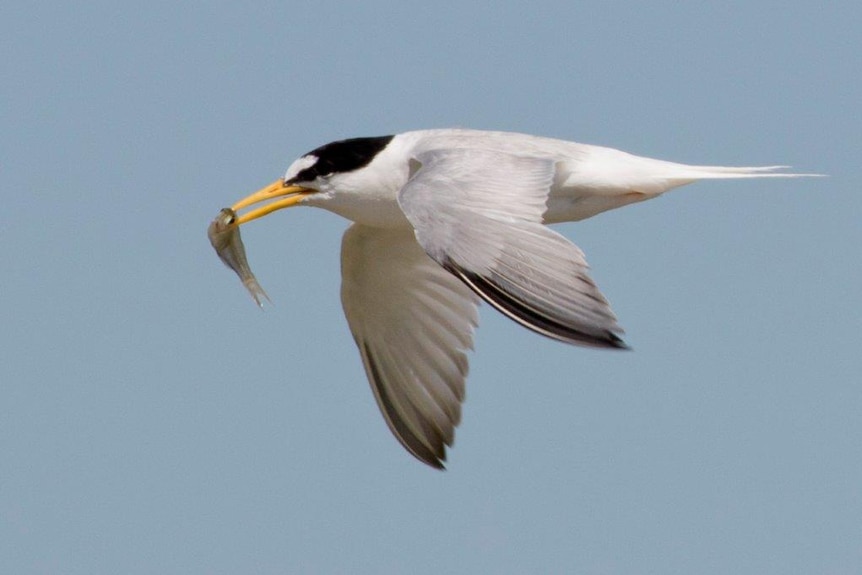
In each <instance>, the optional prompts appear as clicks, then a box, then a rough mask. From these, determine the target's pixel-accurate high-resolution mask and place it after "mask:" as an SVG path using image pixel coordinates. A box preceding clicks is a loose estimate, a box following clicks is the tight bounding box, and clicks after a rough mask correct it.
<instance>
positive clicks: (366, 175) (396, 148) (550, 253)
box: [285, 130, 792, 467]
mask: <svg viewBox="0 0 862 575" xmlns="http://www.w3.org/2000/svg"><path fill="white" fill-rule="evenodd" d="M347 142H348V144H347V145H343V143H341V144H342V146H341V148H339V149H340V151H341V152H340V153H344V151H345V149H347V151H348V152H349V146H350V145H351V144H350V143H349V142H350V141H347ZM331 149H332V148H330V150H331ZM319 150H322V151H321V152H320V153H321V154H324V153H325V152H326V147H325V146H324V147H322V148H319ZM318 162H320V166H321V170H319V171H316V170H315V169H314V167H315V166H317V164H318ZM332 165H334V164H332ZM329 166H330V164H328V163H327V162H326V161H325V160H323V159H321V158H319V157H317V156H316V155H315V154H314V153H313V152H312V153H310V154H307V155H305V156H303V157H302V158H300V159H299V160H297V161H296V162H294V164H293V165H292V166H291V167H290V168H289V169H288V170H287V173H286V174H285V185H288V184H290V186H292V187H291V188H288V189H290V190H295V189H298V190H302V196H301V199H300V200H297V202H298V203H302V204H305V205H312V206H317V207H321V208H325V209H327V210H330V211H332V212H335V213H337V214H340V215H342V216H344V217H345V218H348V219H350V220H353V221H354V222H355V223H354V224H353V225H352V226H351V227H350V229H349V230H348V231H347V232H346V233H345V235H344V240H343V242H342V278H343V282H342V290H341V297H342V303H343V306H344V312H345V315H346V317H347V320H348V323H349V324H350V330H351V332H352V333H353V336H354V339H355V340H356V343H357V346H358V347H359V351H360V355H361V357H362V360H363V363H364V365H365V370H366V374H367V376H368V379H369V382H370V383H371V387H372V390H373V391H374V395H375V398H376V399H377V403H378V405H379V407H380V410H381V412H382V413H383V415H384V418H385V419H386V422H387V423H388V425H389V428H390V429H391V431H392V433H393V434H394V435H395V436H396V437H397V438H398V440H399V441H400V442H401V443H402V445H403V446H404V447H405V448H406V449H407V450H408V451H410V453H412V454H413V455H414V456H416V457H417V458H419V459H420V460H422V461H423V462H425V463H427V464H429V465H432V466H434V467H442V461H443V460H444V459H445V455H446V453H445V447H446V445H451V444H452V441H453V440H454V430H455V426H456V425H457V424H458V422H459V421H460V417H461V402H462V401H463V398H464V387H465V379H466V376H467V369H468V362H467V356H466V352H467V351H468V350H469V349H470V348H471V347H472V342H473V331H474V328H475V327H476V325H477V321H478V316H477V313H476V311H477V306H478V303H479V301H480V298H481V299H484V300H485V301H486V302H488V303H490V304H491V305H492V306H494V307H495V308H496V309H497V310H498V311H500V312H502V313H503V314H505V315H506V316H508V317H510V318H511V319H513V320H515V321H517V322H518V323H520V324H522V325H523V326H525V327H527V328H529V329H532V330H534V331H536V332H538V333H540V334H542V335H545V336H548V337H551V338H554V339H558V340H561V341H564V342H567V343H573V344H578V345H588V346H598V347H617V348H619V347H625V345H624V344H623V343H622V340H621V339H620V338H619V336H618V334H621V333H622V329H621V328H620V327H619V325H618V324H617V322H616V317H615V316H614V314H613V312H612V311H611V309H610V306H609V304H608V302H607V300H606V299H605V298H604V297H603V296H602V294H601V293H600V292H599V290H598V288H597V287H596V285H595V283H594V282H593V281H592V279H590V277H589V275H588V274H587V269H588V266H587V263H586V259H585V258H584V255H583V253H582V252H581V250H580V249H578V248H577V246H575V245H574V244H572V243H571V242H570V241H569V240H568V239H566V238H565V237H563V236H561V235H560V234H558V233H556V232H554V231H553V230H551V229H550V228H548V227H546V226H545V225H544V224H546V223H554V222H562V221H574V220H582V219H584V218H588V217H590V216H593V215H595V214H598V213H600V212H603V211H606V210H610V209H614V208H618V207H621V206H625V205H627V204H631V203H633V202H639V201H643V200H646V199H649V198H653V197H656V196H658V195H660V194H662V193H664V192H666V191H668V190H670V189H672V188H675V187H677V186H681V185H684V184H688V183H691V182H693V181H695V180H698V179H704V178H752V177H788V176H792V174H775V173H769V172H771V171H772V170H775V169H776V168H777V167H765V168H732V167H713V166H687V165H683V164H675V163H672V162H665V161H662V160H652V159H649V158H642V157H638V156H634V155H631V154H628V153H625V152H621V151H619V150H614V149H610V148H604V147H600V146H591V145H586V144H577V143H573V142H565V141H561V140H553V139H549V138H540V137H536V136H529V135H524V134H511V133H503V132H481V131H474V130H425V131H417V132H407V133H404V134H399V135H397V136H394V137H393V138H392V139H391V140H390V141H389V142H388V144H387V145H386V147H385V148H383V149H382V150H378V151H377V152H376V155H373V157H371V158H370V161H369V162H368V163H367V164H363V165H362V167H360V168H358V169H351V170H348V171H343V172H334V173H325V169H329ZM311 173H315V176H314V180H313V181H301V180H300V178H301V176H300V174H311ZM320 173H324V175H319V174H320Z"/></svg>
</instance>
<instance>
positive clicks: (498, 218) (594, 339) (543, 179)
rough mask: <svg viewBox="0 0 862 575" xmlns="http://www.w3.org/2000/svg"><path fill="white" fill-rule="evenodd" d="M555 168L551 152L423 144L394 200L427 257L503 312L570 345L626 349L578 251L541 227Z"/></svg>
mask: <svg viewBox="0 0 862 575" xmlns="http://www.w3.org/2000/svg"><path fill="white" fill-rule="evenodd" d="M554 174H555V162H554V160H552V159H547V158H541V157H530V156H519V155H515V154H509V153H502V152H496V151H488V150H477V149H440V150H429V151H425V152H422V153H419V154H417V155H416V157H415V158H414V159H412V160H411V177H410V180H409V181H408V182H407V184H405V186H404V187H403V188H402V189H401V191H400V193H399V195H398V202H399V204H400V206H401V209H402V211H403V212H404V214H405V216H406V217H407V219H408V220H409V221H410V223H411V224H412V225H413V227H414V230H415V233H416V239H417V240H418V241H419V244H420V245H421V246H422V248H423V249H424V250H425V251H426V252H427V253H428V255H430V256H431V257H432V258H433V259H434V260H435V261H437V263H439V264H440V265H442V266H443V267H444V268H446V269H447V270H449V271H450V272H451V273H452V274H454V275H455V276H457V277H458V278H460V279H461V280H462V281H463V282H464V283H465V284H467V285H468V286H469V287H470V288H471V289H472V290H473V291H475V292H476V293H477V294H479V295H480V296H481V297H482V298H483V299H485V300H486V301H487V302H488V303H490V304H491V305H493V306H494V307H495V308H497V309H498V310H499V311H501V312H502V313H504V314H505V315H507V316H508V317H510V318H512V319H514V320H515V321H517V322H519V323H521V324H522V325H524V326H525V327H528V328H529V329H532V330H533V331H536V332H538V333H540V334H542V335H546V336H548V337H552V338H554V339H558V340H561V341H564V342H567V343H573V344H580V345H592V346H601V347H625V344H624V343H623V342H622V340H621V339H620V338H619V337H618V336H617V334H619V333H622V329H621V328H620V327H619V325H617V322H616V317H615V316H614V314H613V312H612V311H611V308H610V306H609V304H608V302H607V300H606V299H605V298H604V296H602V294H601V292H599V290H598V288H597V287H596V285H595V283H593V280H592V279H591V278H590V277H589V275H588V274H587V269H588V266H587V262H586V259H585V258H584V254H583V252H581V250H580V249H579V248H578V247H577V246H575V245H574V244H573V243H571V242H570V241H569V240H567V239H566V238H564V237H563V236H561V235H560V234H558V233H556V232H554V231H553V230H551V229H549V228H547V227H546V226H544V225H543V224H542V214H543V213H544V211H545V203H546V201H547V198H548V192H549V190H550V187H551V185H552V183H553V181H554Z"/></svg>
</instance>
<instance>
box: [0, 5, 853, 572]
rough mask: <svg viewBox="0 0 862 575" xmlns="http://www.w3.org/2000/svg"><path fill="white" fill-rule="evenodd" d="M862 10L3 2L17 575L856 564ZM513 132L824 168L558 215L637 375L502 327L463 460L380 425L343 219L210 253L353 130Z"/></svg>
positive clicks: (482, 345) (303, 213) (2, 424)
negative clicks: (248, 269) (291, 168)
mask: <svg viewBox="0 0 862 575" xmlns="http://www.w3.org/2000/svg"><path fill="white" fill-rule="evenodd" d="M860 21H862V9H860V7H859V4H858V3H855V2H832V3H821V2H817V3H815V2H810V3H804V2H755V3H752V2H730V3H728V2H723V3H712V4H705V3H695V2H690V3H681V2H654V3H649V4H647V3H643V4H635V5H632V3H616V2H605V1H601V2H555V3H542V2H533V1H530V2H526V1H524V2H506V3H493V4H492V3H481V4H479V3H476V4H471V3H463V2H458V3H450V2H433V3H432V2H423V3H414V2H375V1H372V2H363V3H356V4H352V5H348V4H345V3H335V2H301V3H295V2H271V3H258V4H253V5H248V4H239V3H221V2H199V3H185V4H178V3H176V2H157V3H145V4H141V5H140V6H132V5H128V4H117V3H116V2H85V3H80V2H79V3H62V4H59V3H50V2H49V3H24V2H14V1H13V2H11V3H10V2H7V3H4V4H3V6H2V7H0V49H2V54H3V59H2V62H0V72H2V82H0V99H2V106H0V134H2V136H0V187H2V197H3V199H4V200H5V208H6V209H5V213H6V217H5V218H3V223H2V225H0V239H2V243H3V246H4V247H5V249H4V250H3V255H2V257H0V261H2V269H3V274H2V279H0V295H2V297H0V321H2V325H3V329H2V333H0V372H2V374H3V375H2V376H0V565H2V567H3V568H2V570H3V571H4V572H8V573H19V574H36V573H58V574H59V573H64V574H65V573H69V574H88V575H89V574H100V573H129V574H150V573H165V574H173V573H177V574H180V573H182V574H205V573H206V574H216V575H222V574H235V573H236V574H239V573H264V574H283V573H284V574H287V573H419V574H425V573H429V574H430V573H435V574H437V573H504V574H505V573H513V574H514V573H528V572H533V573H589V574H621V575H629V574H631V575H634V574H652V573H657V574H658V573H660V574H666V573H680V574H689V573H708V574H713V573H714V574H727V573H737V574H747V573H752V574H754V573H757V574H771V573H775V574H779V573H780V574H792V573H833V574H850V573H858V572H860V571H862V488H860V486H862V454H860V453H862V452H860V445H862V377H860V371H862V351H860V334H862V308H860V305H859V296H860V291H862V249H860V247H862V224H860V222H862V175H860V174H862V162H860V134H862V114H860V112H859V103H860V102H862V58H860V54H862V34H860V32H859V22H860ZM447 126H465V127H473V128H488V129H502V130H515V131H523V132H528V133H535V134H542V135H547V136H555V137H561V138H565V139H570V140H576V141H583V142H589V143H596V144H605V145H610V146H613V147H617V148H622V149H626V150H629V151H632V152H635V153H638V154H642V155H646V156H652V157H658V158H663V159H669V160H678V161H684V162H691V163H717V164H731V165H733V164H743V165H745V164H754V165H757V164H775V163H782V164H791V165H793V166H795V167H796V168H797V169H798V170H801V171H816V172H823V173H827V174H830V177H829V178H828V179H827V178H824V179H811V180H787V181H778V180H775V181H749V182H718V183H703V184H697V185H694V186H690V187H688V188H683V189H680V190H678V191H674V192H673V193H671V194H669V195H668V196H666V197H664V198H661V199H659V200H655V201H652V202H648V203H646V204H640V205H635V206H631V207H628V208H625V209H623V210H620V211H617V212H612V213H608V214H604V215H601V216H598V217H596V218H594V219H592V220H589V221H586V222H582V223H580V224H567V225H563V226H560V228H559V229H560V230H561V231H562V232H563V233H564V234H566V235H567V236H568V237H569V238H571V239H572V240H573V241H575V242H576V243H577V244H578V245H580V246H581V247H582V248H583V249H584V250H585V252H586V253H587V256H588V258H589V260H590V262H591V263H592V266H593V275H594V277H595V278H596V280H597V281H598V283H599V285H600V286H601V287H602V289H603V291H604V293H605V294H606V295H607V296H608V297H609V299H610V300H611V302H612V303H613V306H614V309H615V310H616V312H617V314H618V316H619V318H620V322H621V323H622V325H623V326H624V327H625V328H626V330H627V335H626V341H627V342H628V343H629V344H630V345H631V346H632V347H633V351H631V352H627V353H613V352H601V351H595V350H589V349H579V348H574V347H569V346H565V345H562V344H559V343H555V342H552V341H549V340H546V339H543V338H540V337H538V336H536V335H534V334H532V333H529V332H527V331H526V330H523V329H522V328H519V327H518V326H516V325H514V324H513V323H512V322H510V321H508V320H506V319H504V318H502V317H500V316H499V315H498V314H496V313H494V312H493V311H492V310H490V309H488V308H483V310H482V316H481V327H480V330H479V332H478V334H477V349H476V353H475V354H473V355H472V372H471V376H470V380H469V385H468V398H467V403H466V405H465V411H464V421H463V424H462V425H461V427H460V428H459V432H458V438H457V442H456V445H455V448H454V449H453V450H451V452H450V458H449V470H448V471H446V472H445V473H439V472H435V471H433V470H431V469H429V468H427V467H425V466H424V465H421V464H420V463H418V462H416V461H415V460H414V459H413V458H412V457H410V456H409V455H408V454H407V453H406V452H404V451H403V450H402V449H401V447H400V446H399V445H398V444H397V443H396V441H395V440H394V439H393V438H392V437H391V436H390V434H389V431H388V430H387V429H386V426H385V424H384V422H383V420H382V418H381V416H380V414H379V413H378V411H377V407H376V405H375V404H374V399H373V397H372V394H371V392H370V390H369V388H368V384H367V383H366V381H365V376H364V373H363V370H362V367H361V364H360V361H359V357H358V353H357V351H356V349H355V347H354V345H353V342H352V339H351V337H350V335H349V332H348V330H347V325H346V322H345V320H344V319H343V315H342V311H341V306H340V302H339V297H338V290H339V256H338V249H339V244H340V240H341V233H342V231H343V230H344V228H345V227H346V222H345V221H343V220H341V219H339V218H338V217H337V216H334V215H332V214H329V213H326V212H323V211H318V210H311V209H306V210H303V209H297V210H289V211H286V212H282V213H279V214H276V215H274V216H271V217H269V218H266V219H265V220H263V221H260V222H257V223H255V224H253V225H250V226H248V228H247V229H245V230H244V233H243V237H244V240H245V244H246V248H247V250H248V254H249V258H250V261H251V263H252V266H253V268H254V270H255V272H256V273H257V276H258V279H259V280H260V282H261V283H262V285H263V286H264V287H265V288H266V290H267V291H268V293H269V295H270V296H271V297H272V299H273V301H274V302H275V306H274V307H271V308H269V309H266V310H265V311H263V312H261V311H259V310H257V309H256V308H255V307H254V305H253V304H252V302H251V300H250V299H249V297H248V295H247V294H246V293H244V290H243V288H242V286H241V285H240V283H239V282H238V281H237V279H236V277H234V276H233V275H232V274H231V273H230V272H229V271H228V270H226V269H225V268H224V267H223V266H222V264H221V263H220V262H219V261H218V259H217V258H216V256H215V254H214V253H213V252H212V250H211V248H210V246H209V244H208V242H207V238H206V227H207V224H208V222H209V220H210V219H211V218H212V217H213V216H214V215H215V214H216V212H217V211H218V210H219V208H221V207H222V206H224V205H227V204H230V203H232V202H233V201H235V200H236V199H238V198H239V197H241V196H244V195H246V194H247V193H249V192H251V191H253V190H255V189H257V188H258V187H260V186H261V185H264V184H266V183H268V182H270V181H272V180H273V179H275V178H277V177H279V176H280V175H281V174H282V172H283V170H284V169H285V168H286V166H287V165H288V164H289V163H290V161H292V160H293V159H294V158H295V157H296V156H298V155H300V154H302V153H303V152H306V151H308V150H310V149H312V148H314V147H317V146H318V145H320V144H323V143H326V142H328V141H330V140H333V139H338V138H342V137H349V136H360V135H380V134H386V133H392V132H398V131H403V130H407V129H415V128H428V127H447Z"/></svg>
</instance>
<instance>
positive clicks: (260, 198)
mask: <svg viewBox="0 0 862 575" xmlns="http://www.w3.org/2000/svg"><path fill="white" fill-rule="evenodd" d="M315 191H316V190H312V189H309V188H303V187H302V186H288V185H285V183H284V180H276V181H274V182H273V183H271V184H270V185H268V186H266V187H265V188H263V189H260V190H258V191H256V192H255V193H253V194H251V195H250V196H246V197H244V198H243V199H241V200H240V201H238V202H237V203H235V204H234V205H233V206H231V209H233V211H235V212H238V211H239V210H241V209H243V208H246V207H248V206H251V205H254V204H258V203H260V202H265V201H267V200H275V201H274V202H271V203H269V204H266V205H265V206H261V207H259V208H257V209H254V210H251V211H250V212H246V213H245V214H242V215H240V216H239V217H238V218H237V220H236V223H237V224H239V225H242V224H245V223H248V222H250V221H252V220H256V219H258V218H262V217H263V216H265V215H267V214H271V213H272V212H274V211H276V210H280V209H282V208H289V207H290V206H293V205H295V204H297V203H299V202H300V201H302V200H303V198H305V197H306V196H309V195H310V194H313V193H314V192H315ZM279 198H280V199H279Z"/></svg>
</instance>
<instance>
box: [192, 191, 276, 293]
mask: <svg viewBox="0 0 862 575" xmlns="http://www.w3.org/2000/svg"><path fill="white" fill-rule="evenodd" d="M207 235H208V236H209V239H210V244H212V247H213V249H215V251H216V253H217V254H218V257H219V258H220V259H221V261H223V262H224V264H225V265H226V266H227V267H229V268H230V269H232V270H233V271H234V272H235V273H236V275H238V276H239V279H240V280H242V285H244V286H245V288H246V289H247V290H248V293H250V294H251V297H252V298H254V301H255V303H257V305H258V306H260V307H263V301H262V299H261V298H266V300H267V301H269V302H270V303H271V302H272V300H270V299H269V296H268V295H266V292H265V291H263V288H262V287H260V284H259V283H257V278H255V277H254V274H253V273H251V268H250V267H249V265H248V260H247V259H246V257H245V247H244V246H243V245H242V238H241V237H240V235H239V222H238V221H237V215H236V212H235V211H233V209H231V208H224V209H222V211H220V212H219V213H218V215H217V216H216V217H215V219H214V220H213V221H212V223H210V225H209V228H208V229H207Z"/></svg>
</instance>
